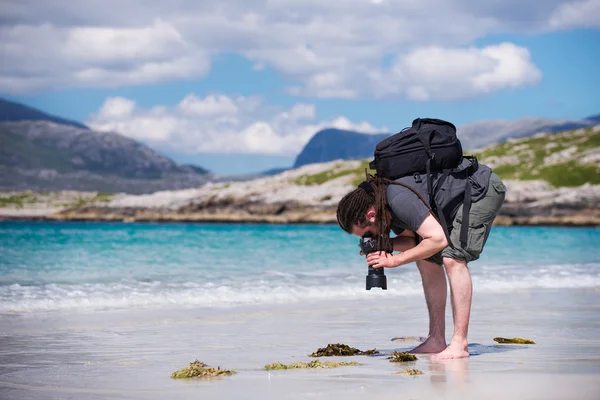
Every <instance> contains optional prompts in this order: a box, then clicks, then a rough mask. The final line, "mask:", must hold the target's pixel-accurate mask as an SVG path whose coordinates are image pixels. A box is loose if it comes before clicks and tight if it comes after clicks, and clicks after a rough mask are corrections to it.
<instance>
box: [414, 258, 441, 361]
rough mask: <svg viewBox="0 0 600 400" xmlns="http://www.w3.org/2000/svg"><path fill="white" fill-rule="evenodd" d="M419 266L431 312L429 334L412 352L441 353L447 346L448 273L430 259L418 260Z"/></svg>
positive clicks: (428, 308) (428, 307)
mask: <svg viewBox="0 0 600 400" xmlns="http://www.w3.org/2000/svg"><path fill="white" fill-rule="evenodd" d="M417 267H419V272H420V273H421V280H422V282H423V291H424V292H425V301H426V302H427V310H428V312H429V335H428V336H427V340H426V341H425V342H423V343H421V344H420V345H419V346H417V347H415V348H414V349H413V350H411V351H410V353H439V352H440V351H442V350H444V349H445V348H446V337H445V333H446V320H445V316H446V296H447V288H446V275H445V274H444V268H442V266H441V265H437V264H435V263H432V262H429V261H425V260H420V261H417Z"/></svg>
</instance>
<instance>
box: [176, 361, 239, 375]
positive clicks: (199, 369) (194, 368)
mask: <svg viewBox="0 0 600 400" xmlns="http://www.w3.org/2000/svg"><path fill="white" fill-rule="evenodd" d="M233 374H235V371H230V370H228V369H221V367H217V368H216V369H215V368H212V367H211V368H208V365H207V364H205V363H203V362H202V361H198V360H196V361H194V362H191V363H190V365H189V366H188V367H185V368H182V369H180V370H177V371H175V372H173V373H172V374H171V378H173V379H188V378H211V377H214V376H228V375H233Z"/></svg>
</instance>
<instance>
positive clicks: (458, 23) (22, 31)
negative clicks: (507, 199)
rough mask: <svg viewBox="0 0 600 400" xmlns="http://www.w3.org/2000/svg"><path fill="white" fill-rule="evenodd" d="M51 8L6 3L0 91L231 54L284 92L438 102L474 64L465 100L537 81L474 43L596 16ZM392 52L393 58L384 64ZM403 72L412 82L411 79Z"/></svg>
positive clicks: (366, 8) (559, 0) (509, 54)
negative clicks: (277, 80) (443, 84)
mask: <svg viewBox="0 0 600 400" xmlns="http://www.w3.org/2000/svg"><path fill="white" fill-rule="evenodd" d="M49 3H50V2H39V1H34V0H18V1H17V0H5V1H4V2H3V18H2V25H1V26H0V58H2V60H3V62H2V64H1V65H0V90H2V91H9V92H26V91H31V90H40V89H45V88H51V87H62V86H90V87H98V86H122V85H135V84H145V83H153V82H162V81H171V80H178V79H190V78H201V77H204V76H206V74H207V73H208V72H209V70H210V66H211V65H210V62H211V58H212V57H214V56H215V55H218V54H223V53H234V54H238V55H241V56H242V57H245V58H246V59H248V60H249V61H251V62H252V65H253V70H255V71H256V72H255V73H260V72H259V71H261V70H262V69H264V68H271V69H273V70H275V71H277V72H278V73H280V74H281V75H282V76H284V77H286V78H288V80H289V81H290V82H293V84H290V85H289V87H288V88H287V89H286V90H287V91H288V93H292V94H298V95H308V96H314V97H321V98H355V97H359V96H360V97H365V96H407V97H409V98H417V99H431V100H433V99H438V100H443V99H445V98H446V97H447V96H446V95H445V93H446V91H445V90H437V89H436V87H435V86H434V83H435V84H437V83H438V82H440V81H442V80H443V79H448V77H449V73H448V71H451V72H452V73H451V74H450V75H451V77H456V76H457V75H458V76H461V78H460V79H459V80H460V81H461V82H464V81H465V79H464V78H462V76H467V75H469V74H471V73H473V71H475V72H476V74H477V76H478V82H477V83H473V82H467V85H466V86H464V89H463V86H460V85H456V88H455V89H454V91H455V92H456V95H455V96H452V98H464V97H469V96H476V95H480V94H482V93H488V92H490V91H495V90H502V89H504V88H507V87H519V86H523V85H529V84H531V83H532V82H535V81H536V79H538V80H539V74H536V73H535V70H536V68H535V66H534V65H533V64H532V62H531V59H530V58H529V55H528V53H527V50H526V49H522V48H519V47H518V46H516V45H514V44H513V45H511V44H505V45H502V44H499V45H497V46H489V47H484V48H479V49H473V48H472V47H471V44H472V43H473V41H474V40H475V39H477V38H481V37H483V36H485V35H488V34H496V33H499V32H502V33H505V32H513V33H515V32H517V33H520V32H527V33H530V32H536V33H538V32H545V31H550V30H553V29H563V28H569V27H578V26H598V22H597V21H599V20H600V15H599V13H600V12H599V8H598V0H577V1H573V0H545V1H543V2H539V1H537V0H504V1H484V2H482V1H475V0H450V1H448V0H421V1H418V2H417V1H414V0H402V1H383V0H378V1H375V0H346V1H344V2H333V1H330V2H327V1H317V0H302V1H300V0H271V1H268V2H265V1H262V0H228V1H216V0H206V1H202V2H198V1H192V0H178V1H174V2H164V1H158V0H145V1H142V0H130V1H125V2H124V1H122V0H119V1H116V0H103V1H100V0H88V1H85V2H72V1H68V0H53V1H52V2H51V3H52V4H51V5H49ZM516 16H518V17H516ZM426 52H433V53H426ZM415 55H424V56H425V58H424V59H423V60H422V61H421V63H425V64H427V63H430V61H429V60H428V59H430V58H436V59H437V60H438V61H441V62H442V63H443V64H447V65H449V67H448V68H450V69H446V68H433V67H432V66H431V65H426V66H425V67H424V68H426V69H427V70H426V71H424V73H423V74H418V72H419V71H418V69H415V68H414V66H413V65H414V63H415V61H414V60H412V61H411V57H413V58H414V57H416V56H415ZM440 57H446V58H444V59H441V60H440ZM390 59H391V60H396V63H395V64H394V65H393V66H392V67H390V66H389V63H388V60H390ZM411 63H412V64H411ZM474 63H476V64H477V65H474ZM484 67H485V68H484ZM513 67H514V68H516V70H515V71H509V69H511V68H513ZM408 75H410V76H416V79H417V81H418V84H413V85H409V83H408V79H407V78H406V76H408ZM536 75H537V76H538V78H535V76H536ZM389 79H391V81H388V80H389ZM459 92H461V93H459Z"/></svg>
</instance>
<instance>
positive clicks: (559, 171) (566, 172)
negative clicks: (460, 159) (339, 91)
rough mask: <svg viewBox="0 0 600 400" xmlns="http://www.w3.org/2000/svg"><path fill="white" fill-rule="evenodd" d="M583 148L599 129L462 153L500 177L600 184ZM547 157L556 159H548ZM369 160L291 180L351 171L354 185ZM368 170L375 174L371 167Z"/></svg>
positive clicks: (320, 179)
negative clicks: (355, 165)
mask: <svg viewBox="0 0 600 400" xmlns="http://www.w3.org/2000/svg"><path fill="white" fill-rule="evenodd" d="M561 152H564V153H568V154H564V153H563V157H560V154H559V153H561ZM584 152H585V154H587V155H589V154H591V153H594V152H596V153H594V154H597V153H598V152H600V131H597V130H596V131H594V130H593V129H592V128H588V129H583V130H582V129H579V130H575V131H566V132H561V133H554V134H545V135H535V136H532V137H528V138H523V139H515V140H509V141H507V142H504V143H499V144H496V145H493V146H490V147H488V148H486V149H484V150H481V151H476V152H469V151H465V154H475V155H476V156H477V158H478V160H479V161H480V162H481V163H483V164H488V165H490V166H492V169H493V170H494V172H495V173H496V174H498V176H500V178H502V179H515V180H545V181H547V182H548V183H549V184H550V185H552V186H554V187H574V186H580V185H583V184H585V183H590V184H600V168H598V164H597V161H596V162H595V163H588V164H582V163H580V162H578V161H579V160H580V159H581V158H582V157H583V156H584V155H585V154H584ZM551 157H555V158H557V160H555V162H552V163H551V162H549V161H550V160H551ZM369 161H371V160H361V163H360V166H359V167H357V168H348V167H346V168H345V167H344V163H343V162H340V163H338V164H336V166H335V167H334V169H332V170H328V171H323V172H320V173H317V174H313V175H302V176H300V177H298V178H297V179H296V180H295V181H294V183H295V184H297V185H320V184H322V183H325V182H327V181H330V180H332V179H336V178H339V177H341V176H346V175H352V176H353V177H354V180H353V182H352V183H353V184H354V185H358V184H360V182H362V181H363V180H364V178H365V168H367V169H368V168H369ZM369 172H370V173H372V174H375V171H373V170H369Z"/></svg>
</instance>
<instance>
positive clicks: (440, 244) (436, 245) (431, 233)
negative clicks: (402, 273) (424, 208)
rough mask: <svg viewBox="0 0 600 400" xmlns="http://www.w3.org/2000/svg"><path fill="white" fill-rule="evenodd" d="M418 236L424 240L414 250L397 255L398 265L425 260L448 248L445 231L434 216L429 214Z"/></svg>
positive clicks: (418, 231)
mask: <svg viewBox="0 0 600 400" xmlns="http://www.w3.org/2000/svg"><path fill="white" fill-rule="evenodd" d="M417 234H418V235H419V236H421V237H422V238H423V240H422V241H421V242H420V243H419V244H418V245H416V246H414V247H413V248H412V249H408V250H406V251H404V252H403V253H401V254H397V255H395V256H394V257H397V260H396V261H398V262H399V264H398V265H402V264H408V263H411V262H413V261H418V260H424V259H426V258H428V257H431V256H433V255H434V254H436V253H439V252H440V251H442V250H443V249H444V248H446V246H448V240H447V239H446V235H445V234H444V229H443V228H442V226H441V225H440V223H439V222H438V220H437V219H435V218H434V217H433V215H431V214H429V215H428V216H427V218H425V220H424V221H423V223H422V224H421V226H420V227H419V229H418V230H417Z"/></svg>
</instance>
